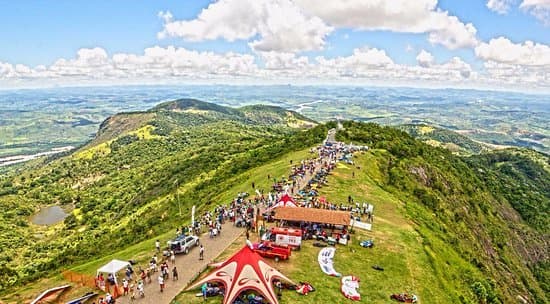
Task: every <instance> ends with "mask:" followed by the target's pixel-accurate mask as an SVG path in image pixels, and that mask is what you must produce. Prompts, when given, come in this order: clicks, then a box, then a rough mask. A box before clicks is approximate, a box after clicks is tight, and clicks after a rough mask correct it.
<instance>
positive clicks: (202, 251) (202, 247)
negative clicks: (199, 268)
mask: <svg viewBox="0 0 550 304" xmlns="http://www.w3.org/2000/svg"><path fill="white" fill-rule="evenodd" d="M199 260H204V246H203V245H202V244H201V248H200V250H199Z"/></svg>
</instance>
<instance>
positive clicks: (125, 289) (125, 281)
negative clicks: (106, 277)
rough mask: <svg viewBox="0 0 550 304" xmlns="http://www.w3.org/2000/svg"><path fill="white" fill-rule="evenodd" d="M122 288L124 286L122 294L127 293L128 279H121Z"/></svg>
mask: <svg viewBox="0 0 550 304" xmlns="http://www.w3.org/2000/svg"><path fill="white" fill-rule="evenodd" d="M122 288H124V295H127V294H128V281H127V280H126V279H122Z"/></svg>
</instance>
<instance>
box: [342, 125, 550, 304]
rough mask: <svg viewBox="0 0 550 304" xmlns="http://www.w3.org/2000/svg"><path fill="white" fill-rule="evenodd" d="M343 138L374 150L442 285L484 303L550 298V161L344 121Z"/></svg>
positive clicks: (530, 154)
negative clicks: (469, 151) (466, 152)
mask: <svg viewBox="0 0 550 304" xmlns="http://www.w3.org/2000/svg"><path fill="white" fill-rule="evenodd" d="M344 128H345V129H344V130H342V131H339V132H338V136H337V139H338V140H341V141H346V142H349V141H353V142H354V143H364V144H367V145H369V146H370V147H371V148H372V149H373V152H372V153H374V154H375V155H376V158H377V164H378V166H379V168H378V170H379V171H380V174H381V179H380V181H379V182H380V185H381V186H382V187H383V188H384V189H385V190H386V191H388V192H391V193H393V194H394V195H396V196H397V197H399V198H400V199H401V200H402V203H403V206H404V212H406V214H407V215H408V216H409V217H410V219H411V220H412V221H413V222H414V223H415V224H416V230H417V231H418V232H419V234H420V235H421V236H422V242H423V245H424V248H425V251H426V252H427V253H429V256H431V257H432V260H431V263H432V267H434V269H435V270H436V271H437V272H438V273H439V276H438V277H439V279H440V282H438V284H441V285H442V286H446V287H448V289H450V290H452V289H453V288H451V287H453V286H455V287H454V290H456V295H455V296H456V300H457V301H461V302H467V299H466V298H464V296H461V294H462V292H461V291H460V290H467V289H471V290H472V292H473V293H475V294H476V295H477V297H478V299H479V301H480V303H501V302H502V303H513V302H517V301H518V298H517V296H518V295H529V296H526V298H531V299H534V300H535V301H536V303H546V302H547V301H548V296H547V295H548V293H549V292H550V290H549V285H548V281H549V271H550V268H549V264H548V258H549V235H548V231H550V230H549V214H550V205H549V202H550V193H549V190H550V172H549V171H548V170H547V168H545V166H546V165H547V164H548V157H546V156H545V155H543V154H538V153H533V152H522V150H502V151H495V152H489V153H486V154H480V155H475V156H470V157H460V156H456V155H454V154H452V153H451V152H450V151H448V150H445V149H441V148H434V147H432V146H429V145H427V144H424V143H422V142H421V141H418V140H415V139H414V138H412V137H411V136H409V135H408V134H406V133H405V132H402V131H399V130H397V129H393V128H390V127H381V126H379V125H376V124H362V123H355V122H346V123H344Z"/></svg>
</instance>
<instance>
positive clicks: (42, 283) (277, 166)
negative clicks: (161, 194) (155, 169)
mask: <svg viewBox="0 0 550 304" xmlns="http://www.w3.org/2000/svg"><path fill="white" fill-rule="evenodd" d="M101 145H103V144H100V145H99V146H101ZM94 148H95V147H94ZM94 148H92V149H94ZM309 150H310V149H309V148H308V149H304V150H301V151H297V152H293V153H288V154H286V155H284V156H282V157H280V158H278V159H275V160H273V161H272V162H270V163H268V164H266V165H263V166H260V167H257V168H254V169H251V170H249V171H247V172H245V173H243V174H240V175H238V176H236V177H234V178H232V179H230V180H228V181H226V183H229V184H233V186H232V187H230V188H229V190H228V191H225V192H223V193H220V194H219V195H218V196H217V197H216V198H215V199H214V201H215V202H218V203H219V204H227V203H229V202H230V201H231V200H232V199H233V198H235V196H236V194H237V193H239V192H249V193H250V194H251V196H253V195H254V193H253V192H252V191H253V189H252V182H254V183H255V186H256V188H257V189H263V190H264V191H265V192H266V193H267V192H268V191H269V190H270V189H271V186H272V182H273V180H272V179H271V180H268V179H267V174H270V175H271V177H272V178H273V177H276V178H279V179H280V178H281V177H282V176H287V175H288V173H289V172H290V167H291V164H290V160H293V161H294V162H297V161H300V160H302V159H305V158H308V157H312V155H311V154H310V152H309ZM84 152H86V153H87V152H89V150H85V151H84ZM184 188H185V187H184V185H182V190H185V189H184ZM184 192H185V191H181V193H180V195H183V193H184ZM170 195H173V194H170ZM170 195H169V196H170ZM162 199H163V198H159V200H162ZM164 199H165V198H164ZM197 207H198V208H197V209H198V210H197V214H200V210H201V209H202V208H201V207H200V206H197ZM209 207H213V206H209ZM185 218H186V219H187V220H186V221H185V222H184V223H183V224H189V223H190V220H189V218H190V216H186V217H185ZM173 235H174V231H172V230H171V231H168V232H166V233H164V234H161V235H157V236H151V238H150V239H148V240H147V241H143V242H140V243H137V244H134V245H132V246H128V247H126V248H123V249H121V250H120V251H118V252H116V253H113V254H108V255H105V256H103V257H101V258H99V259H94V260H90V261H88V262H85V263H83V264H80V265H78V266H76V267H73V268H71V269H69V270H71V271H74V272H76V273H81V274H86V275H89V276H94V275H95V273H96V270H97V269H98V268H99V267H101V266H102V265H104V264H106V263H108V262H109V261H110V260H112V259H120V260H129V259H134V260H136V261H137V262H138V265H142V266H143V265H145V264H146V263H148V261H149V259H150V258H151V256H152V255H153V254H155V252H156V250H155V245H154V242H155V240H156V239H159V240H160V241H161V243H164V242H165V241H167V240H169V239H171V238H172V237H173ZM243 243H244V240H239V241H237V242H236V243H235V244H233V245H232V246H230V247H229V248H228V250H226V253H224V254H223V255H222V256H221V258H222V259H223V258H224V257H227V256H228V255H230V254H231V253H232V252H234V251H235V250H236V248H240V246H241V245H242V244H243ZM98 246H101V244H98ZM66 283H67V282H66V281H64V279H63V277H62V276H61V275H60V274H59V275H55V276H52V277H49V278H46V279H41V280H39V281H36V282H34V283H32V284H28V285H26V286H23V287H21V288H19V289H17V290H15V291H14V292H13V293H12V294H10V295H7V296H6V297H3V298H2V301H6V303H19V302H24V301H26V300H29V299H32V298H33V297H35V296H36V295H38V294H39V293H40V292H42V291H43V290H46V289H48V288H51V287H52V286H58V285H62V284H66ZM82 291H83V289H82V288H71V289H70V290H69V291H68V292H66V293H65V294H64V295H63V298H64V299H70V298H75V297H77V296H79V295H82V294H84V293H85V291H84V292H82ZM88 291H89V290H88ZM73 296H74V297H73ZM0 303H3V302H1V301H0Z"/></svg>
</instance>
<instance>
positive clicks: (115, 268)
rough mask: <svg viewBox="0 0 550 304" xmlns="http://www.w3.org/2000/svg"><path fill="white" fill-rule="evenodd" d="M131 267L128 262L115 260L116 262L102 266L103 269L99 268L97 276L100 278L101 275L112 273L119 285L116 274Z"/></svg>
mask: <svg viewBox="0 0 550 304" xmlns="http://www.w3.org/2000/svg"><path fill="white" fill-rule="evenodd" d="M129 265H130V263H128V262H125V261H121V260H116V259H115V260H112V261H110V262H109V263H107V264H105V265H103V266H101V268H99V269H98V270H97V275H98V276H99V274H100V273H107V274H109V273H111V274H112V275H113V277H114V278H115V282H117V283H118V281H117V279H116V273H117V272H119V271H120V270H122V269H125V268H126V267H128V266H129Z"/></svg>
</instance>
